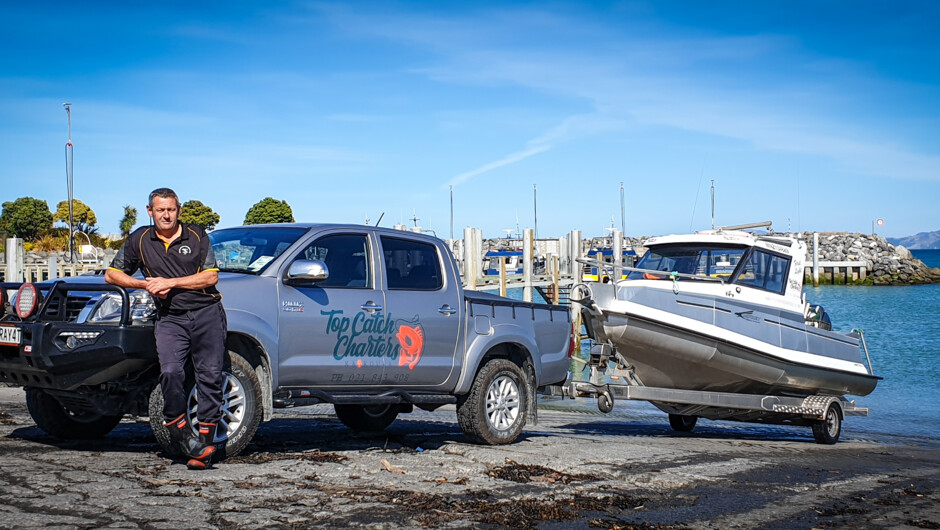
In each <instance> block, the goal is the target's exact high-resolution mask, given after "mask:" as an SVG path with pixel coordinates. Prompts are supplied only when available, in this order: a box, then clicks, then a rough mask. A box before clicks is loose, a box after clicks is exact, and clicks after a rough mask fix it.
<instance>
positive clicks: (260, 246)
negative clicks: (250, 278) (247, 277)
mask: <svg viewBox="0 0 940 530" xmlns="http://www.w3.org/2000/svg"><path fill="white" fill-rule="evenodd" d="M306 233H307V229H306V228H298V227H257V228H253V227H245V228H226V229H222V230H216V231H214V232H212V233H210V234H209V241H211V242H212V251H213V252H215V260H216V262H218V264H219V270H220V271H222V272H241V273H245V274H261V273H262V272H263V271H264V269H266V268H267V266H268V265H269V264H270V263H271V262H272V261H274V258H276V257H278V256H280V255H281V254H282V253H283V252H284V251H285V250H287V249H288V247H290V246H291V245H293V244H294V242H295V241H297V240H298V239H299V238H300V236H302V235H304V234H306Z"/></svg>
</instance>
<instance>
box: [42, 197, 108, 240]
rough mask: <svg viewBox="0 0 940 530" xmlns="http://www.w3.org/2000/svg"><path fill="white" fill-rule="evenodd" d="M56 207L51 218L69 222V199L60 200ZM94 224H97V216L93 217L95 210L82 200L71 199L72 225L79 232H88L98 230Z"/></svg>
mask: <svg viewBox="0 0 940 530" xmlns="http://www.w3.org/2000/svg"><path fill="white" fill-rule="evenodd" d="M56 208H57V209H56V212H55V215H53V216H52V218H53V219H54V220H55V221H61V222H63V223H65V224H69V201H62V202H60V203H59V204H58V206H56ZM96 224H98V218H97V217H95V211H94V210H92V209H91V208H90V207H89V206H88V205H86V204H85V203H83V202H82V201H80V200H78V199H72V226H73V227H74V228H75V229H76V230H78V231H80V232H85V233H86V234H90V233H94V232H95V231H97V230H98V228H97V227H95V225H96Z"/></svg>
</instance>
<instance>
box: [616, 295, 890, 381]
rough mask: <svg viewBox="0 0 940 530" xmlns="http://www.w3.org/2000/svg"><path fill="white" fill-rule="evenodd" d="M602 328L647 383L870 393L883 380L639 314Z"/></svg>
mask: <svg viewBox="0 0 940 530" xmlns="http://www.w3.org/2000/svg"><path fill="white" fill-rule="evenodd" d="M602 327H603V333H604V335H605V336H606V337H607V338H609V339H610V341H611V342H612V343H613V345H614V347H616V348H617V350H618V351H619V352H620V354H621V355H623V356H624V357H625V358H626V359H627V360H628V361H629V362H630V363H631V364H632V365H633V367H634V373H635V375H636V378H637V379H638V380H639V382H641V383H642V384H643V385H646V386H654V387H662V388H678V389H685V390H705V391H711V392H736V393H745V394H766V395H796V396H808V395H814V394H831V395H843V394H852V395H857V396H865V395H868V394H869V393H871V391H872V390H874V388H875V385H876V384H877V382H878V379H879V378H877V377H873V376H870V375H867V374H858V373H852V372H848V371H842V370H833V369H829V368H822V367H819V366H813V365H806V364H798V363H792V362H788V361H784V360H782V359H779V358H776V357H774V356H772V355H768V354H766V353H763V352H760V351H756V350H753V349H750V348H746V347H742V346H740V345H736V344H733V343H729V342H726V341H722V340H719V339H716V338H714V337H710V336H707V335H703V334H698V333H694V332H690V331H689V330H685V329H681V328H678V327H674V326H670V325H667V324H664V323H661V322H657V321H655V320H651V319H644V318H642V317H639V316H636V315H634V316H628V315H623V314H616V313H610V312H607V313H606V314H605V318H604V319H603V321H602Z"/></svg>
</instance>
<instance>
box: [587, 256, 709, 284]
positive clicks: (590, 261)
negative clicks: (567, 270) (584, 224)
mask: <svg viewBox="0 0 940 530" xmlns="http://www.w3.org/2000/svg"><path fill="white" fill-rule="evenodd" d="M576 261H577V262H578V263H583V264H585V265H591V266H594V267H599V268H603V269H604V270H609V271H610V272H611V273H613V272H614V268H615V267H616V268H619V269H620V270H622V271H630V272H642V273H645V274H654V275H656V276H660V277H662V278H663V279H668V278H686V279H689V280H705V281H709V282H719V283H721V284H725V283H727V282H726V281H725V279H724V278H716V277H714V276H702V275H701V274H686V273H683V272H675V271H658V270H655V269H638V268H636V267H627V266H624V265H620V266H617V265H614V264H613V263H607V262H606V261H601V260H598V259H591V258H578V259H577V260H576Z"/></svg>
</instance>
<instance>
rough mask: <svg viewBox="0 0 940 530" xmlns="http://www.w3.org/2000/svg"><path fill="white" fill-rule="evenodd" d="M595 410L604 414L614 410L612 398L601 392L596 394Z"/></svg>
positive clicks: (607, 393) (608, 394)
mask: <svg viewBox="0 0 940 530" xmlns="http://www.w3.org/2000/svg"><path fill="white" fill-rule="evenodd" d="M597 410H599V411H601V412H603V413H604V414H607V413H609V412H610V411H612V410H614V396H611V395H610V392H601V393H599V394H597Z"/></svg>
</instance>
